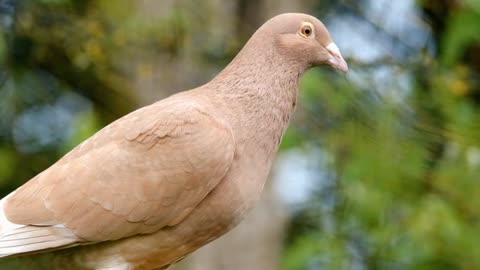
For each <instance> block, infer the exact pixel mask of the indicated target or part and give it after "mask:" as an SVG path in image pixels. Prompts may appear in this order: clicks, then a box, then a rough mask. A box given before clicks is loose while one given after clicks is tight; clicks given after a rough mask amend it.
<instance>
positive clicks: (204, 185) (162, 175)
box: [0, 14, 343, 270]
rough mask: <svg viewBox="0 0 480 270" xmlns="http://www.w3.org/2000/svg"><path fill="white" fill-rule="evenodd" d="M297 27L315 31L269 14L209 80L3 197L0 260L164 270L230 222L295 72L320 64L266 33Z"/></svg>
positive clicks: (253, 192)
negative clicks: (298, 55) (14, 258)
mask: <svg viewBox="0 0 480 270" xmlns="http://www.w3.org/2000/svg"><path fill="white" fill-rule="evenodd" d="M279 20H287V22H288V24H287V25H285V24H284V23H281V22H280V21H279ZM272 21H273V23H272ZM305 21H312V22H311V24H312V26H313V27H316V28H321V27H323V25H321V23H320V22H319V21H318V20H316V19H314V18H313V17H310V16H308V15H303V14H285V15H280V16H277V17H276V18H274V19H272V20H271V21H270V22H269V23H266V24H265V25H264V26H263V27H262V28H260V29H259V30H258V31H257V33H256V34H255V35H254V36H253V37H252V38H251V39H250V41H249V42H248V43H247V45H246V46H245V47H244V48H243V49H242V51H241V52H240V53H239V54H238V55H237V57H236V58H235V59H234V60H233V61H232V62H231V63H230V65H229V66H227V67H226V68H225V69H224V70H223V71H222V72H221V73H220V74H219V75H217V76H216V77H215V78H214V79H213V80H212V81H210V82H209V83H207V84H205V85H203V86H200V87H198V88H196V89H193V90H190V91H185V92H182V93H179V94H176V95H173V96H171V97H169V98H167V99H164V100H161V101H158V102H156V103H154V104H152V105H150V106H147V107H143V108H141V109H139V110H137V111H135V112H132V113H130V114H129V115H126V116H124V117H122V118H120V119H119V120H117V121H115V122H113V123H112V124H110V125H109V126H107V127H105V128H104V129H102V130H101V131H99V132H98V133H97V134H96V135H94V136H93V137H92V138H90V139H88V140H87V141H85V142H84V143H82V144H81V145H79V146H77V147H76V148H75V149H73V150H72V151H71V152H70V153H68V154H67V155H66V156H64V157H63V158H62V159H61V160H59V161H58V162H57V163H55V164H54V165H53V166H52V167H50V168H49V169H47V170H45V171H44V172H43V173H41V174H39V175H37V176H36V177H35V178H33V179H32V180H30V181H29V182H27V183H26V184H25V185H24V186H22V187H20V188H19V189H18V190H17V191H15V192H13V193H12V194H10V195H9V196H7V197H6V198H4V199H3V200H2V202H1V206H2V208H1V209H0V210H1V211H0V256H6V257H8V256H12V255H26V256H25V257H21V259H20V260H23V261H25V263H26V264H27V265H29V264H30V263H32V265H35V266H36V267H39V269H42V268H41V265H42V264H45V265H48V267H47V266H46V268H45V269H55V267H57V269H65V265H68V267H69V268H68V269H99V270H100V269H101V270H107V269H108V270H117V269H147V270H148V269H166V268H167V267H168V266H169V265H171V264H173V263H175V262H177V261H179V260H181V259H182V258H184V257H185V256H187V255H188V254H190V253H191V252H193V251H195V250H196V249H198V248H199V247H201V246H203V245H205V244H206V243H208V242H210V241H212V240H214V239H216V238H218V237H219V236H221V235H223V234H224V233H226V232H227V231H229V230H230V229H231V228H233V227H234V226H235V225H237V224H238V223H239V222H240V221H241V219H242V218H243V216H244V214H245V213H246V212H247V211H248V210H249V209H250V208H252V207H253V205H254V204H255V202H256V201H257V200H258V198H259V197H260V194H261V191H262V188H263V185H264V183H265V180H266V178H267V175H268V173H269V170H270V167H271V165H272V162H273V160H274V157H275V154H276V152H277V149H278V146H279V144H280V141H281V138H282V136H283V134H284V132H285V130H286V128H287V125H288V122H289V119H290V116H291V114H292V112H293V110H294V108H295V104H296V99H297V95H298V89H299V80H300V77H301V75H302V74H303V73H304V72H305V71H306V70H307V69H308V68H309V67H311V66H313V65H316V64H318V63H313V62H312V63H310V62H308V63H307V62H305V61H299V60H298V59H297V58H295V57H293V56H292V55H290V54H288V53H287V52H283V50H285V49H286V48H288V46H290V45H289V44H290V43H289V42H290V40H282V39H281V38H278V37H277V36H276V34H277V32H278V31H287V30H289V31H292V30H291V29H277V28H279V27H284V28H288V27H289V26H290V24H293V22H294V23H305ZM287 26H288V27H287ZM300 26H301V25H300ZM274 27H276V28H275V29H273V30H272V28H274ZM292 27H295V29H296V28H298V27H299V25H297V24H295V25H294V26H292ZM295 29H294V31H296V30H295ZM320 30H323V29H320ZM317 31H318V29H317ZM324 31H326V29H325V30H324ZM327 34H328V32H327ZM329 39H330V38H329V36H328V37H327V40H329ZM330 42H331V41H330ZM274 44H278V46H277V45H274ZM300 45H301V44H300ZM327 45H328V44H324V45H323V47H325V46H327ZM299 49H302V46H299ZM300 52H301V53H305V54H306V56H308V53H309V51H307V49H305V48H304V49H303V50H300ZM304 57H305V56H304ZM312 57H313V56H312ZM324 60H325V61H327V60H328V59H324ZM342 60H343V59H342ZM318 61H323V60H322V59H320V60H318ZM332 65H333V64H332ZM22 258H23V259H22ZM29 269H34V268H29Z"/></svg>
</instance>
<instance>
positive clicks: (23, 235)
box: [0, 193, 78, 257]
mask: <svg viewBox="0 0 480 270" xmlns="http://www.w3.org/2000/svg"><path fill="white" fill-rule="evenodd" d="M12 194H13V193H12ZM9 196H11V194H10V195H8V196H7V197H5V198H3V199H2V200H0V257H6V256H12V255H20V254H25V253H33V252H40V251H42V250H48V249H53V248H57V247H68V246H72V245H75V243H77V242H78V238H77V237H76V236H75V235H74V234H73V233H72V232H71V231H70V230H68V229H67V228H65V227H64V226H63V225H55V226H41V225H38V226H36V225H22V224H15V223H12V222H10V221H9V220H8V219H7V217H6V216H5V212H4V207H3V206H4V202H5V199H6V198H8V197H9Z"/></svg>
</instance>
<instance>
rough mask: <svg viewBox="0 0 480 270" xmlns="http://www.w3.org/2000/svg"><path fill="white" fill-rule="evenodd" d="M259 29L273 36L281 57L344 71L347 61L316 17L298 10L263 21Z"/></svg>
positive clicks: (307, 65) (308, 64) (308, 65)
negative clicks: (297, 11)
mask: <svg viewBox="0 0 480 270" xmlns="http://www.w3.org/2000/svg"><path fill="white" fill-rule="evenodd" d="M259 31H261V32H263V31H265V32H267V34H268V35H270V36H271V37H273V40H274V46H275V48H276V49H278V51H279V53H280V54H281V55H282V56H283V57H287V58H289V59H292V61H296V62H299V63H300V64H303V65H305V66H306V67H311V66H319V65H330V66H331V67H333V68H335V69H338V70H340V71H342V72H347V71H348V65H347V62H346V61H345V60H344V59H343V57H342V54H341V53H340V50H339V49H338V47H337V45H336V44H335V43H334V42H333V40H332V38H331V36H330V33H329V32H328V30H327V28H326V27H325V25H324V24H323V23H322V22H321V21H320V20H318V19H317V18H315V17H313V16H310V15H307V14H301V13H285V14H281V15H278V16H276V17H274V18H272V19H270V20H269V21H267V22H266V23H265V24H264V25H263V26H262V27H261V28H260V29H259Z"/></svg>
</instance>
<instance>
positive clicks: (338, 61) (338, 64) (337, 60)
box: [326, 42, 348, 73]
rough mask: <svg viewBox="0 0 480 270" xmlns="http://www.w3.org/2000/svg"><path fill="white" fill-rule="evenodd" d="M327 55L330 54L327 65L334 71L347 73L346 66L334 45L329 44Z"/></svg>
mask: <svg viewBox="0 0 480 270" xmlns="http://www.w3.org/2000/svg"><path fill="white" fill-rule="evenodd" d="M326 48H327V50H328V53H329V54H330V59H329V61H328V62H329V64H330V65H331V66H332V67H334V68H335V69H338V70H340V71H341V72H343V73H347V72H348V64H347V61H345V59H343V56H342V54H341V53H340V50H339V49H338V47H337V45H336V44H335V43H333V42H332V43H330V44H329V45H328V46H327V47H326Z"/></svg>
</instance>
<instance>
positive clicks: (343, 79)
mask: <svg viewBox="0 0 480 270" xmlns="http://www.w3.org/2000/svg"><path fill="white" fill-rule="evenodd" d="M291 11H301V12H306V13H310V14H312V15H315V16H317V17H318V18H320V19H321V20H322V21H323V22H324V23H325V24H326V25H327V27H328V28H329V29H330V32H331V34H332V36H333V37H334V39H335V41H336V43H337V44H338V46H339V47H340V49H341V50H342V52H343V54H344V56H345V57H346V58H347V60H348V62H349V64H350V72H349V73H348V74H347V75H342V74H339V73H337V72H335V71H332V70H330V69H328V68H317V69H315V70H312V71H310V72H309V73H308V74H306V75H305V77H304V78H303V81H302V92H301V102H300V105H299V108H298V109H297V112H296V114H295V117H294V119H293V121H292V123H291V125H290V128H289V129H288V131H287V134H286V136H285V137H284V140H283V143H282V147H281V152H280V153H279V155H278V160H277V162H276V165H275V168H274V170H273V171H272V174H271V177H270V178H271V179H270V181H269V183H268V185H267V186H266V190H265V193H264V196H263V199H262V201H261V202H260V203H259V205H258V207H257V208H256V209H255V210H254V211H253V212H252V213H251V214H250V215H249V216H248V217H247V219H246V221H245V222H244V223H242V225H240V226H239V227H238V228H236V229H235V230H234V231H233V232H231V233H229V234H228V235H226V236H225V237H223V238H221V239H220V240H218V241H216V242H214V243H212V244H210V245H209V246H207V247H205V248H203V249H201V250H200V251H198V252H197V253H195V254H194V255H193V256H191V257H190V258H189V259H187V260H185V261H184V262H182V264H181V265H179V266H177V267H176V269H183V270H224V269H229V270H235V269H251V270H257V269H258V270H277V269H281V270H303V269H305V270H317V269H349V270H366V269H390V270H396V269H398V270H400V269H402V270H403V269H422V270H423V269H427V270H428V269H435V270H438V269H464V270H474V269H480V176H479V173H480V77H479V75H480V0H455V1H450V0H435V1H414V0H402V1H388V0H361V1H354V0H337V1H333V0H299V1H286V0H230V1H220V0H205V1H182V0H178V1H174V0H163V1H155V0H143V1H135V0H118V1H106V0H95V1H94V0H83V1H80V0H78V1H76V0H0V29H1V33H0V63H1V66H0V193H1V195H2V196H4V195H6V194H8V193H9V192H10V191H12V190H13V189H15V188H16V187H18V186H19V185H21V184H22V183H23V182H25V181H27V180H28V179H30V178H31V177H32V176H34V175H36V174H38V173H39V172H41V171H42V170H44V169H45V168H47V167H48V166H49V165H51V164H52V163H54V162H55V161H56V160H57V159H59V158H60V157H61V156H62V155H64V154H65V153H66V152H68V151H69V150H70V149H72V148H73V147H74V146H75V145H77V144H79V143H80V142H81V141H83V140H85V139H86V138H88V137H89V136H91V135H92V134H93V133H95V132H96V131H97V130H99V129H100V128H102V127H103V126H105V125H107V124H108V123H110V122H111V121H113V120H115V119H117V118H119V117H121V116H122V115H125V114H126V113H128V112H130V111H132V110H133V109H135V108H138V107H139V106H142V105H146V104H150V103H153V102H154V101H156V100H158V99H161V98H164V97H166V96H168V95H170V94H172V93H175V92H177V91H181V90H185V89H189V88H192V87H195V86H197V85H199V84H202V83H204V82H206V81H208V80H209V79H210V78H212V77H213V76H214V75H215V74H216V73H217V72H219V71H220V70H221V69H222V67H224V66H225V65H226V64H227V63H228V62H229V61H230V60H231V59H232V58H233V57H234V55H235V54H236V53H237V52H238V51H239V49H240V48H241V47H242V45H243V44H244V43H245V42H246V40H247V39H248V37H249V36H250V35H251V34H252V33H253V32H254V31H255V29H256V28H257V27H259V26H260V25H261V24H262V23H263V22H264V21H265V20H267V19H268V18H270V17H272V16H274V15H276V14H278V13H282V12H291Z"/></svg>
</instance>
